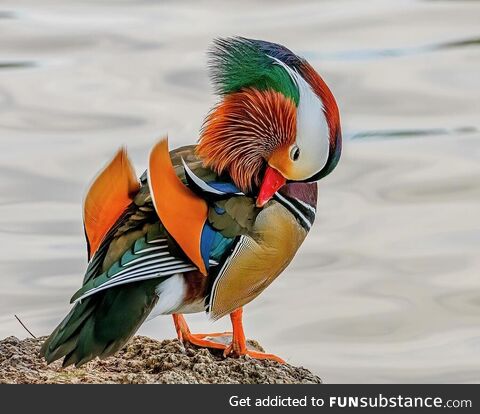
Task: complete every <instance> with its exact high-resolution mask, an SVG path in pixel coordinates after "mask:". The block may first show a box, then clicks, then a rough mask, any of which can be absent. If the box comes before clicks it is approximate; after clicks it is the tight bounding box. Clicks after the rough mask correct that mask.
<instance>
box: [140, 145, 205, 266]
mask: <svg viewBox="0 0 480 414" xmlns="http://www.w3.org/2000/svg"><path fill="white" fill-rule="evenodd" d="M148 184H149V186H150V193H151V194H152V199H153V203H154V205H155V210H156V211H157V214H158V216H159V217H160V220H161V222H162V223H163V225H164V226H165V228H166V229H167V231H168V232H169V233H170V234H171V235H172V237H173V238H174V239H175V240H176V242H177V243H178V244H179V246H180V247H181V248H182V250H183V252H184V253H185V254H186V255H187V256H188V258H189V259H190V260H191V261H192V262H193V263H194V264H195V266H197V267H198V269H199V270H200V272H201V273H203V274H204V275H206V274H207V270H206V266H205V263H204V261H203V259H202V254H201V250H200V241H201V236H202V230H203V226H204V224H205V221H206V220H207V214H208V206H207V203H206V202H205V200H203V199H201V198H199V197H197V196H196V195H195V194H194V193H193V192H192V191H191V190H190V189H189V188H188V187H186V186H185V185H184V184H183V183H182V182H181V181H180V179H179V178H178V177H177V174H176V173H175V170H174V168H173V165H172V161H171V159H170V154H169V151H168V140H167V139H166V138H165V139H162V140H161V141H160V142H159V143H158V144H156V145H155V146H154V147H153V149H152V152H151V153H150V161H149V167H148Z"/></svg>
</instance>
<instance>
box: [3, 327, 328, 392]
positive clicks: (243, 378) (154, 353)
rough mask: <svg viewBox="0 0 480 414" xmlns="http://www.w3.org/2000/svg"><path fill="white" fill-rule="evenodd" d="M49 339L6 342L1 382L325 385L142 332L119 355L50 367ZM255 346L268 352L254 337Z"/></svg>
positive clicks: (299, 372) (285, 369)
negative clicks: (45, 355)
mask: <svg viewBox="0 0 480 414" xmlns="http://www.w3.org/2000/svg"><path fill="white" fill-rule="evenodd" d="M44 339H45V338H38V339H23V340H19V339H17V338H15V337H13V336H12V337H8V338H5V339H4V340H2V341H0V383H35V384H40V383H72V384H76V383H122V384H125V383H133V384H147V383H160V384H205V383H207V384H217V383H221V384H225V383H242V384H300V383H301V384H312V383H314V384H319V383H321V380H320V378H319V377H317V376H316V375H313V374H312V373H311V372H310V371H308V370H306V369H305V368H297V367H293V366H291V365H288V364H285V365H281V364H278V363H276V362H273V361H258V360H254V359H252V358H249V357H242V358H223V356H222V354H221V352H220V351H215V350H208V349H203V348H197V347H194V346H190V345H188V344H187V345H186V347H183V346H182V345H181V344H180V343H179V342H178V341H177V340H176V339H175V340H164V341H157V340H154V339H150V338H146V337H142V336H136V337H135V338H133V339H132V340H131V341H130V342H129V343H128V345H127V346H126V347H125V348H124V349H123V350H122V351H120V352H118V353H117V354H116V355H115V356H112V357H110V358H107V359H106V360H99V359H96V360H94V361H92V362H89V363H87V364H85V365H83V366H82V367H80V368H78V369H76V368H71V367H69V368H66V369H63V368H62V367H61V363H60V362H58V361H57V362H54V363H53V364H50V365H47V364H46V363H45V361H44V360H43V359H42V358H41V357H40V356H39V354H38V350H39V349H40V345H41V343H42V342H43V340H44ZM250 346H252V347H253V348H257V349H259V350H262V349H261V347H260V346H259V345H258V344H257V343H255V342H254V341H250Z"/></svg>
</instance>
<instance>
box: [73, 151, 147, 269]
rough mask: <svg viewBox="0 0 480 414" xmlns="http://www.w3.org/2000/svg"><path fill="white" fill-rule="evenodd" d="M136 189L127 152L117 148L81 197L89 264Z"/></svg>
mask: <svg viewBox="0 0 480 414" xmlns="http://www.w3.org/2000/svg"><path fill="white" fill-rule="evenodd" d="M139 189H140V183H139V182H138V179H137V176H136V175H135V170H134V169H133V166H132V164H131V163H130V160H129V159H128V156H127V151H126V149H125V148H121V149H120V150H119V151H118V152H117V154H116V155H115V157H114V158H113V160H112V161H110V163H109V164H108V165H107V166H106V167H105V168H104V169H103V170H102V171H101V172H100V174H99V175H98V176H97V178H96V179H95V181H94V182H93V184H92V185H91V186H90V189H89V190H88V193H87V196H86V197H85V201H84V204H83V223H84V226H85V235H86V237H87V243H88V259H89V260H90V257H92V256H93V255H94V254H95V252H96V251H97V249H98V248H99V246H100V244H101V242H102V240H103V238H104V237H105V235H106V234H107V232H108V231H109V230H110V228H111V227H112V226H113V225H114V224H115V222H116V221H117V220H118V218H119V217H120V216H121V214H122V213H123V212H124V211H125V209H126V208H127V207H128V206H129V205H130V203H131V202H132V200H133V197H134V196H135V194H136V193H137V192H138V190H139Z"/></svg>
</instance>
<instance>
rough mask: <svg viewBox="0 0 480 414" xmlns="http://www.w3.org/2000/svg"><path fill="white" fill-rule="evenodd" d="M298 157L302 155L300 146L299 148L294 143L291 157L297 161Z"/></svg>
mask: <svg viewBox="0 0 480 414" xmlns="http://www.w3.org/2000/svg"><path fill="white" fill-rule="evenodd" d="M298 157H300V148H298V147H297V146H296V145H294V146H293V147H292V149H291V150H290V158H291V159H292V160H293V161H297V160H298Z"/></svg>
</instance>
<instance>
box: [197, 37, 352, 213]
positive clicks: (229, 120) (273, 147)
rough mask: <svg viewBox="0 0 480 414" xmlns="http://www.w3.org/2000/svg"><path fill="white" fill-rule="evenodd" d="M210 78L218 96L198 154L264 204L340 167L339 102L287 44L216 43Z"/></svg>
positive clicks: (235, 41)
mask: <svg viewBox="0 0 480 414" xmlns="http://www.w3.org/2000/svg"><path fill="white" fill-rule="evenodd" d="M210 56H211V61H210V66H211V78H212V81H213V83H214V85H215V87H216V89H217V91H218V93H219V95H220V96H221V101H220V102H219V103H218V104H217V105H216V106H215V107H214V108H213V110H212V111H211V112H210V114H209V115H208V116H207V118H206V120H205V123H204V126H203V128H202V133H201V136H200V141H199V144H198V146H197V152H198V154H199V156H200V157H202V159H203V161H204V163H205V165H207V166H208V167H210V168H212V169H214V170H215V171H216V172H217V173H220V174H221V173H223V172H228V174H229V175H230V176H231V178H232V180H233V181H234V182H235V184H236V185H237V187H239V188H240V189H241V190H242V191H244V192H247V193H253V194H254V195H255V196H256V197H257V205H258V206H259V207H261V206H263V205H264V204H265V203H266V202H267V201H268V200H270V198H271V197H272V196H273V195H274V194H275V192H276V191H277V190H278V189H279V188H280V187H282V186H283V185H284V184H285V183H286V182H287V181H289V182H290V181H297V182H298V181H300V182H308V181H316V180H319V179H321V178H323V177H325V176H326V175H327V174H329V173H330V172H331V171H332V170H333V169H334V168H335V166H336V165H337V162H338V160H339V157H340V152H341V146H342V138H341V137H342V135H341V129H340V117H339V112H338V107H337V104H336V102H335V98H334V97H333V95H332V93H331V92H330V89H329V88H328V86H327V85H326V84H325V82H324V81H323V79H322V78H321V77H320V75H319V74H318V73H317V72H316V71H315V70H314V69H313V67H312V66H311V65H310V64H309V63H308V62H307V61H306V60H305V59H303V58H300V57H298V56H297V55H295V54H294V53H293V52H291V51H290V50H288V49H287V48H285V47H284V46H281V45H278V44H275V43H269V42H265V41H261V40H251V39H245V38H229V39H220V40H216V41H215V43H214V47H213V49H212V51H211V55H210Z"/></svg>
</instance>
